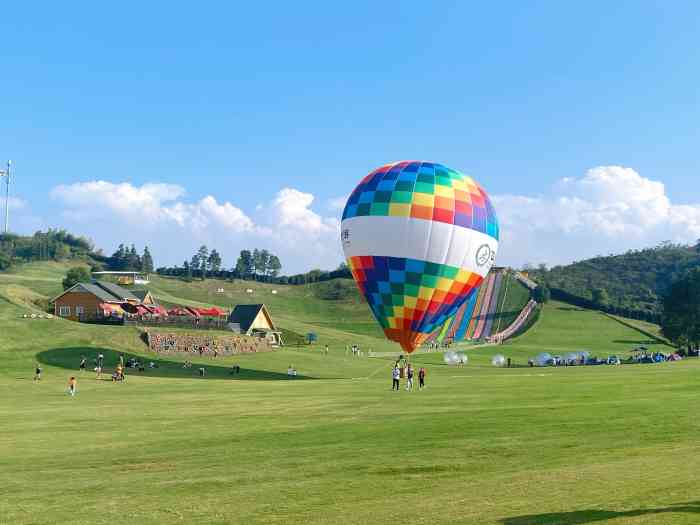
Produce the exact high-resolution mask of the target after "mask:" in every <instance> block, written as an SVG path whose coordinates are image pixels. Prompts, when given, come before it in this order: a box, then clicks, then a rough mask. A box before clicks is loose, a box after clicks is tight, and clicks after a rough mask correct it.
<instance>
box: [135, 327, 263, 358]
mask: <svg viewBox="0 0 700 525" xmlns="http://www.w3.org/2000/svg"><path fill="white" fill-rule="evenodd" d="M147 337H148V348H149V349H150V350H152V351H153V352H157V353H161V354H167V353H185V354H194V355H199V356H200V357H201V356H208V357H213V358H215V357H219V356H225V355H234V354H249V353H255V352H264V351H266V350H270V349H271V347H270V345H269V344H268V342H267V341H266V340H265V339H262V338H259V337H247V336H242V335H225V336H224V335H221V336H218V335H217V336H212V335H192V334H185V333H182V334H181V333H175V332H171V333H151V332H148V333H147Z"/></svg>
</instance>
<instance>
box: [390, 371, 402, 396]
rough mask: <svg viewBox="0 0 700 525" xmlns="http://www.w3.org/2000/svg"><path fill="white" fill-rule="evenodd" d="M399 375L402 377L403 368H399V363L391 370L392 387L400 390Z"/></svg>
mask: <svg viewBox="0 0 700 525" xmlns="http://www.w3.org/2000/svg"><path fill="white" fill-rule="evenodd" d="M399 377H401V370H399V365H398V364H396V365H394V369H393V370H392V371H391V389H392V390H394V389H396V391H397V392H398V391H399Z"/></svg>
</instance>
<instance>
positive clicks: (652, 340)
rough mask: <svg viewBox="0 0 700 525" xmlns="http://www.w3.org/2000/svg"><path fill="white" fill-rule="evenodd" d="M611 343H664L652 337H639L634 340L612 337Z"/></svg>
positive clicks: (649, 344)
mask: <svg viewBox="0 0 700 525" xmlns="http://www.w3.org/2000/svg"><path fill="white" fill-rule="evenodd" d="M613 343H622V344H625V345H648V346H651V345H660V344H664V345H665V343H662V342H661V341H657V340H654V339H639V340H634V339H614V340H613Z"/></svg>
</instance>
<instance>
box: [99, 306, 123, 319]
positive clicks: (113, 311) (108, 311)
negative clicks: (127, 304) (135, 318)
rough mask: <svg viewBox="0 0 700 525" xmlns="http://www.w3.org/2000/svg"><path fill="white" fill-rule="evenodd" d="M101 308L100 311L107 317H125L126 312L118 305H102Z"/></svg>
mask: <svg viewBox="0 0 700 525" xmlns="http://www.w3.org/2000/svg"><path fill="white" fill-rule="evenodd" d="M99 308H100V310H102V312H103V314H104V315H106V316H107V315H118V316H122V315H124V310H123V309H122V307H121V306H119V305H118V304H112V303H100V304H99Z"/></svg>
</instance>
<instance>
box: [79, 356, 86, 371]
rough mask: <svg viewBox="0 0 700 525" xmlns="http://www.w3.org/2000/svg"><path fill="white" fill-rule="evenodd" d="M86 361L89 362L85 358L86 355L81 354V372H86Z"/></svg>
mask: <svg viewBox="0 0 700 525" xmlns="http://www.w3.org/2000/svg"><path fill="white" fill-rule="evenodd" d="M86 362H87V360H86V359H85V356H84V355H81V356H80V371H81V372H85V363H86Z"/></svg>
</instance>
